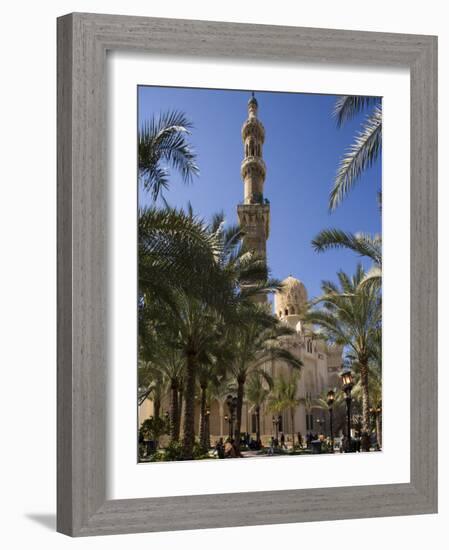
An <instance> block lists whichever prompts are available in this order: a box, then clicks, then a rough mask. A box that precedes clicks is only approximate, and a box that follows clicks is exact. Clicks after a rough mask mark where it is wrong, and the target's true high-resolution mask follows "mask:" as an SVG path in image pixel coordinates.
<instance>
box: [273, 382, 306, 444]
mask: <svg viewBox="0 0 449 550" xmlns="http://www.w3.org/2000/svg"><path fill="white" fill-rule="evenodd" d="M298 381H299V373H298V372H292V373H291V374H290V376H289V377H285V376H283V375H281V376H279V377H278V378H277V379H276V380H275V383H274V390H273V393H272V394H271V396H270V399H269V401H268V408H269V410H270V411H272V412H274V413H276V414H278V415H279V414H282V413H283V412H284V411H289V412H290V425H291V434H292V442H293V443H294V441H295V412H296V408H297V407H298V405H299V404H300V403H301V401H302V400H301V399H300V398H299V397H298V395H297V392H298Z"/></svg>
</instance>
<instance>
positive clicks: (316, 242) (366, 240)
mask: <svg viewBox="0 0 449 550" xmlns="http://www.w3.org/2000/svg"><path fill="white" fill-rule="evenodd" d="M312 247H313V248H314V250H315V251H316V252H324V251H326V250H331V249H337V248H347V249H349V250H352V251H353V252H355V253H356V254H359V255H360V256H366V257H368V258H371V260H373V262H375V263H376V264H381V263H382V240H381V237H380V236H379V235H374V236H371V235H368V234H365V233H350V232H347V231H343V230H341V229H334V228H331V229H324V230H323V231H321V232H320V233H318V235H317V236H316V237H315V238H314V239H313V240H312Z"/></svg>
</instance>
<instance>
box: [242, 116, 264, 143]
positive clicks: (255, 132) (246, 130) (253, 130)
mask: <svg viewBox="0 0 449 550" xmlns="http://www.w3.org/2000/svg"><path fill="white" fill-rule="evenodd" d="M248 136H254V137H255V138H256V139H257V140H258V141H260V142H261V143H263V142H264V141H265V128H264V127H263V124H262V123H261V122H260V120H259V119H258V118H249V119H248V120H245V122H244V123H243V126H242V139H243V141H245V140H246V138H247V137H248Z"/></svg>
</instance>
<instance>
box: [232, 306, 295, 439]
mask: <svg viewBox="0 0 449 550" xmlns="http://www.w3.org/2000/svg"><path fill="white" fill-rule="evenodd" d="M258 312H259V318H258V319H256V318H255V317H253V318H252V320H251V319H250V320H249V321H248V323H246V324H245V325H244V326H243V327H242V328H240V329H238V330H237V331H236V334H235V340H234V352H235V360H234V362H233V364H232V365H231V367H230V372H231V374H232V377H233V378H234V380H235V381H236V383H237V408H236V423H235V440H236V446H237V449H239V446H240V432H241V425H242V408H243V399H244V394H245V383H246V381H247V379H248V375H249V374H250V373H254V372H256V373H257V374H260V376H263V377H264V376H266V371H265V369H264V366H265V365H266V363H267V362H269V361H273V360H279V361H283V362H284V363H285V364H287V365H289V366H291V367H293V368H296V369H300V368H301V367H302V365H303V363H302V361H301V360H300V359H298V358H297V357H295V356H294V355H293V354H292V353H291V352H290V351H289V350H288V349H286V348H285V347H283V346H282V339H283V338H284V337H285V336H288V335H291V334H292V333H293V331H292V330H291V329H290V328H289V327H287V326H286V325H284V324H283V323H280V322H279V321H278V320H277V319H276V318H275V317H273V316H272V315H270V314H269V313H268V312H267V311H266V309H265V308H264V307H263V306H261V307H260V308H258Z"/></svg>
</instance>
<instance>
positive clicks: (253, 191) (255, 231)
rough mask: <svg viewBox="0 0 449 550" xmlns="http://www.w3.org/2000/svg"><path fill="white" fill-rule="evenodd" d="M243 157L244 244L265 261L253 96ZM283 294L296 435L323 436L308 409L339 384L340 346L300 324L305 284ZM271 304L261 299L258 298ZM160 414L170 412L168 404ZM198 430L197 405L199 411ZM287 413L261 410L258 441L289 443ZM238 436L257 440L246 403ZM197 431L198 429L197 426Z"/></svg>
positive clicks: (213, 409) (279, 366) (278, 368)
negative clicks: (295, 362)
mask: <svg viewBox="0 0 449 550" xmlns="http://www.w3.org/2000/svg"><path fill="white" fill-rule="evenodd" d="M242 141H243V148H244V158H243V161H242V165H241V176H242V180H243V185H244V193H243V203H242V204H239V205H238V206H237V214H238V219H239V223H240V225H241V227H242V228H243V229H244V230H245V238H244V246H245V247H247V248H248V249H251V250H255V251H257V252H258V253H259V254H261V255H262V256H263V257H265V258H266V244H267V239H268V237H269V231H270V204H269V201H268V200H267V199H266V198H265V197H264V184H265V177H266V166H265V163H264V160H263V145H264V141H265V129H264V127H263V124H262V122H261V121H260V120H259V118H258V103H257V100H256V98H255V97H254V94H253V95H252V97H251V98H250V100H249V101H248V117H247V119H246V120H245V122H244V124H243V127H242ZM283 283H284V285H283V290H282V292H278V293H276V295H275V297H274V312H273V314H274V315H276V316H277V317H278V318H279V319H280V320H281V322H283V323H286V324H288V325H289V326H290V327H291V328H292V329H294V334H292V335H291V336H288V337H285V346H287V347H288V349H289V350H290V351H291V352H292V353H293V354H294V355H295V356H296V357H298V358H300V359H301V361H302V362H303V365H304V366H303V367H302V369H301V375H300V378H299V381H298V390H297V397H298V398H300V399H301V404H300V405H299V406H298V407H297V408H296V411H295V417H294V432H295V434H297V433H298V432H301V434H302V435H303V436H305V434H306V433H307V432H309V431H312V432H320V431H323V432H326V430H327V428H328V427H327V425H326V423H327V419H328V415H327V414H326V411H322V410H320V409H318V408H316V407H313V406H311V405H312V403H313V400H314V399H315V398H316V397H318V396H319V395H320V394H322V393H323V392H327V391H328V390H329V389H331V388H332V389H333V388H335V387H337V386H338V384H339V375H338V372H339V369H340V365H341V362H342V352H343V350H342V348H341V347H340V346H328V345H326V343H325V342H324V341H323V340H320V339H316V338H314V337H313V334H312V332H311V331H310V330H309V327H307V326H304V325H303V323H302V322H301V317H300V312H301V311H303V310H304V306H305V304H306V302H307V299H308V296H307V290H306V288H305V286H304V284H303V283H302V282H301V281H299V280H298V279H295V278H294V277H292V276H289V277H287V278H286V279H285V280H284V281H283ZM259 301H260V302H262V303H263V302H266V303H267V307H270V305H271V304H269V302H268V301H267V299H266V298H265V297H261V298H260V299H259ZM264 368H265V369H266V370H267V371H268V372H269V373H270V374H271V375H272V377H277V376H279V375H283V376H284V377H289V376H290V374H291V367H289V366H287V365H286V364H285V363H282V362H279V361H272V362H267V363H266V365H265V366H264ZM162 408H163V411H166V410H168V400H167V403H166V404H165V406H164V405H163V407H162ZM151 414H152V404H151V401H148V400H147V401H145V402H144V403H143V404H142V405H141V407H140V408H139V423H140V422H142V421H143V420H144V419H145V418H148V417H149V416H150V415H151ZM197 415H198V418H197V425H198V426H199V407H198V411H197ZM228 417H229V410H228V407H227V405H226V397H224V398H223V399H222V400H216V401H214V402H213V403H211V406H210V421H209V422H210V435H211V440H212V442H213V441H214V440H215V439H218V438H219V437H226V436H227V435H228V434H229V431H230V426H229V422H228ZM291 423H292V421H291V415H290V412H289V411H286V412H285V413H283V414H282V415H281V416H279V417H276V418H275V417H273V415H272V414H271V413H269V412H268V411H267V410H266V408H265V410H262V411H261V426H260V428H261V435H262V441H263V442H264V443H266V441H267V440H268V439H269V438H270V437H271V436H272V435H275V433H276V431H278V432H284V433H285V434H286V437H287V439H288V438H289V437H290V434H291V433H292V425H291ZM242 432H248V433H249V434H252V435H253V437H254V436H255V432H256V416H255V412H254V411H253V410H252V408H251V406H250V405H249V404H248V403H246V402H245V403H244V406H243V414H242ZM198 433H199V428H198Z"/></svg>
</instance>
